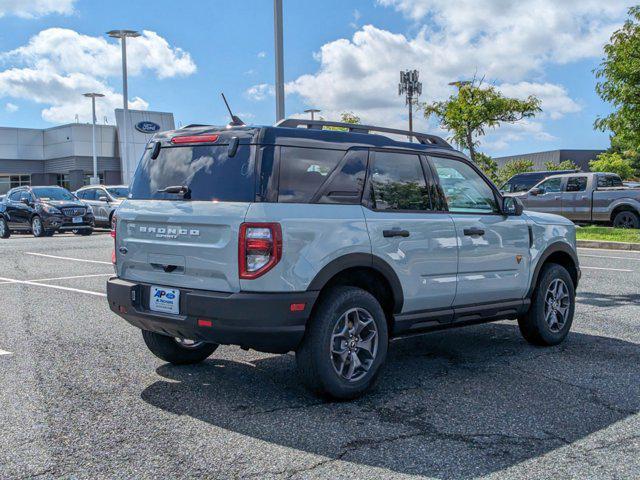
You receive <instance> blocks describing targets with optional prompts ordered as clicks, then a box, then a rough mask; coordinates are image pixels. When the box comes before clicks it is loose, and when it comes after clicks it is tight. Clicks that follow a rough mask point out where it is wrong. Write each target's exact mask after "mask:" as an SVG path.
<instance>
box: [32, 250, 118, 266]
mask: <svg viewBox="0 0 640 480" xmlns="http://www.w3.org/2000/svg"><path fill="white" fill-rule="evenodd" d="M24 253H25V255H35V256H38V257H47V258H57V259H58V260H71V261H73V262H87V263H99V264H101V265H113V263H111V262H102V261H100V260H87V259H84V258H72V257H59V256H57V255H47V254H46V253H36V252H24Z"/></svg>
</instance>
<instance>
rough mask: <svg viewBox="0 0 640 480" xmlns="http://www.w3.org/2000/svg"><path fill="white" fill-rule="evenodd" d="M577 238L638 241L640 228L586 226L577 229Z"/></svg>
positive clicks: (626, 241)
mask: <svg viewBox="0 0 640 480" xmlns="http://www.w3.org/2000/svg"><path fill="white" fill-rule="evenodd" d="M577 237H578V240H599V241H602V242H625V243H640V230H635V229H629V228H612V227H595V226H588V227H582V228H578V229H577Z"/></svg>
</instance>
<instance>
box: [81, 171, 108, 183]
mask: <svg viewBox="0 0 640 480" xmlns="http://www.w3.org/2000/svg"><path fill="white" fill-rule="evenodd" d="M91 177H93V174H92V173H87V174H85V176H84V178H83V179H82V184H83V185H91ZM98 178H99V179H100V185H104V173H99V174H98Z"/></svg>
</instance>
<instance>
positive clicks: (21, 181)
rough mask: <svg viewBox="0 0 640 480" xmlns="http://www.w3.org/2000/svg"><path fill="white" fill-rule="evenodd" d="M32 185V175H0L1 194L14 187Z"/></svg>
mask: <svg viewBox="0 0 640 480" xmlns="http://www.w3.org/2000/svg"><path fill="white" fill-rule="evenodd" d="M29 185H31V175H0V195H4V194H5V193H7V192H8V191H9V190H11V189H12V188H16V187H22V186H29Z"/></svg>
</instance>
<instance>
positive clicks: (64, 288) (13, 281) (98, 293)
mask: <svg viewBox="0 0 640 480" xmlns="http://www.w3.org/2000/svg"><path fill="white" fill-rule="evenodd" d="M0 281H2V282H6V283H18V284H21V285H35V286H38V287H47V288H54V289H56V290H66V291H68V292H77V293H86V294H87V295H95V296H96V297H106V296H107V294H106V293H102V292H94V291H91V290H82V289H80V288H71V287H63V286H61V285H49V284H47V283H38V282H32V281H30V280H16V279H14V278H4V277H0Z"/></svg>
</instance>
